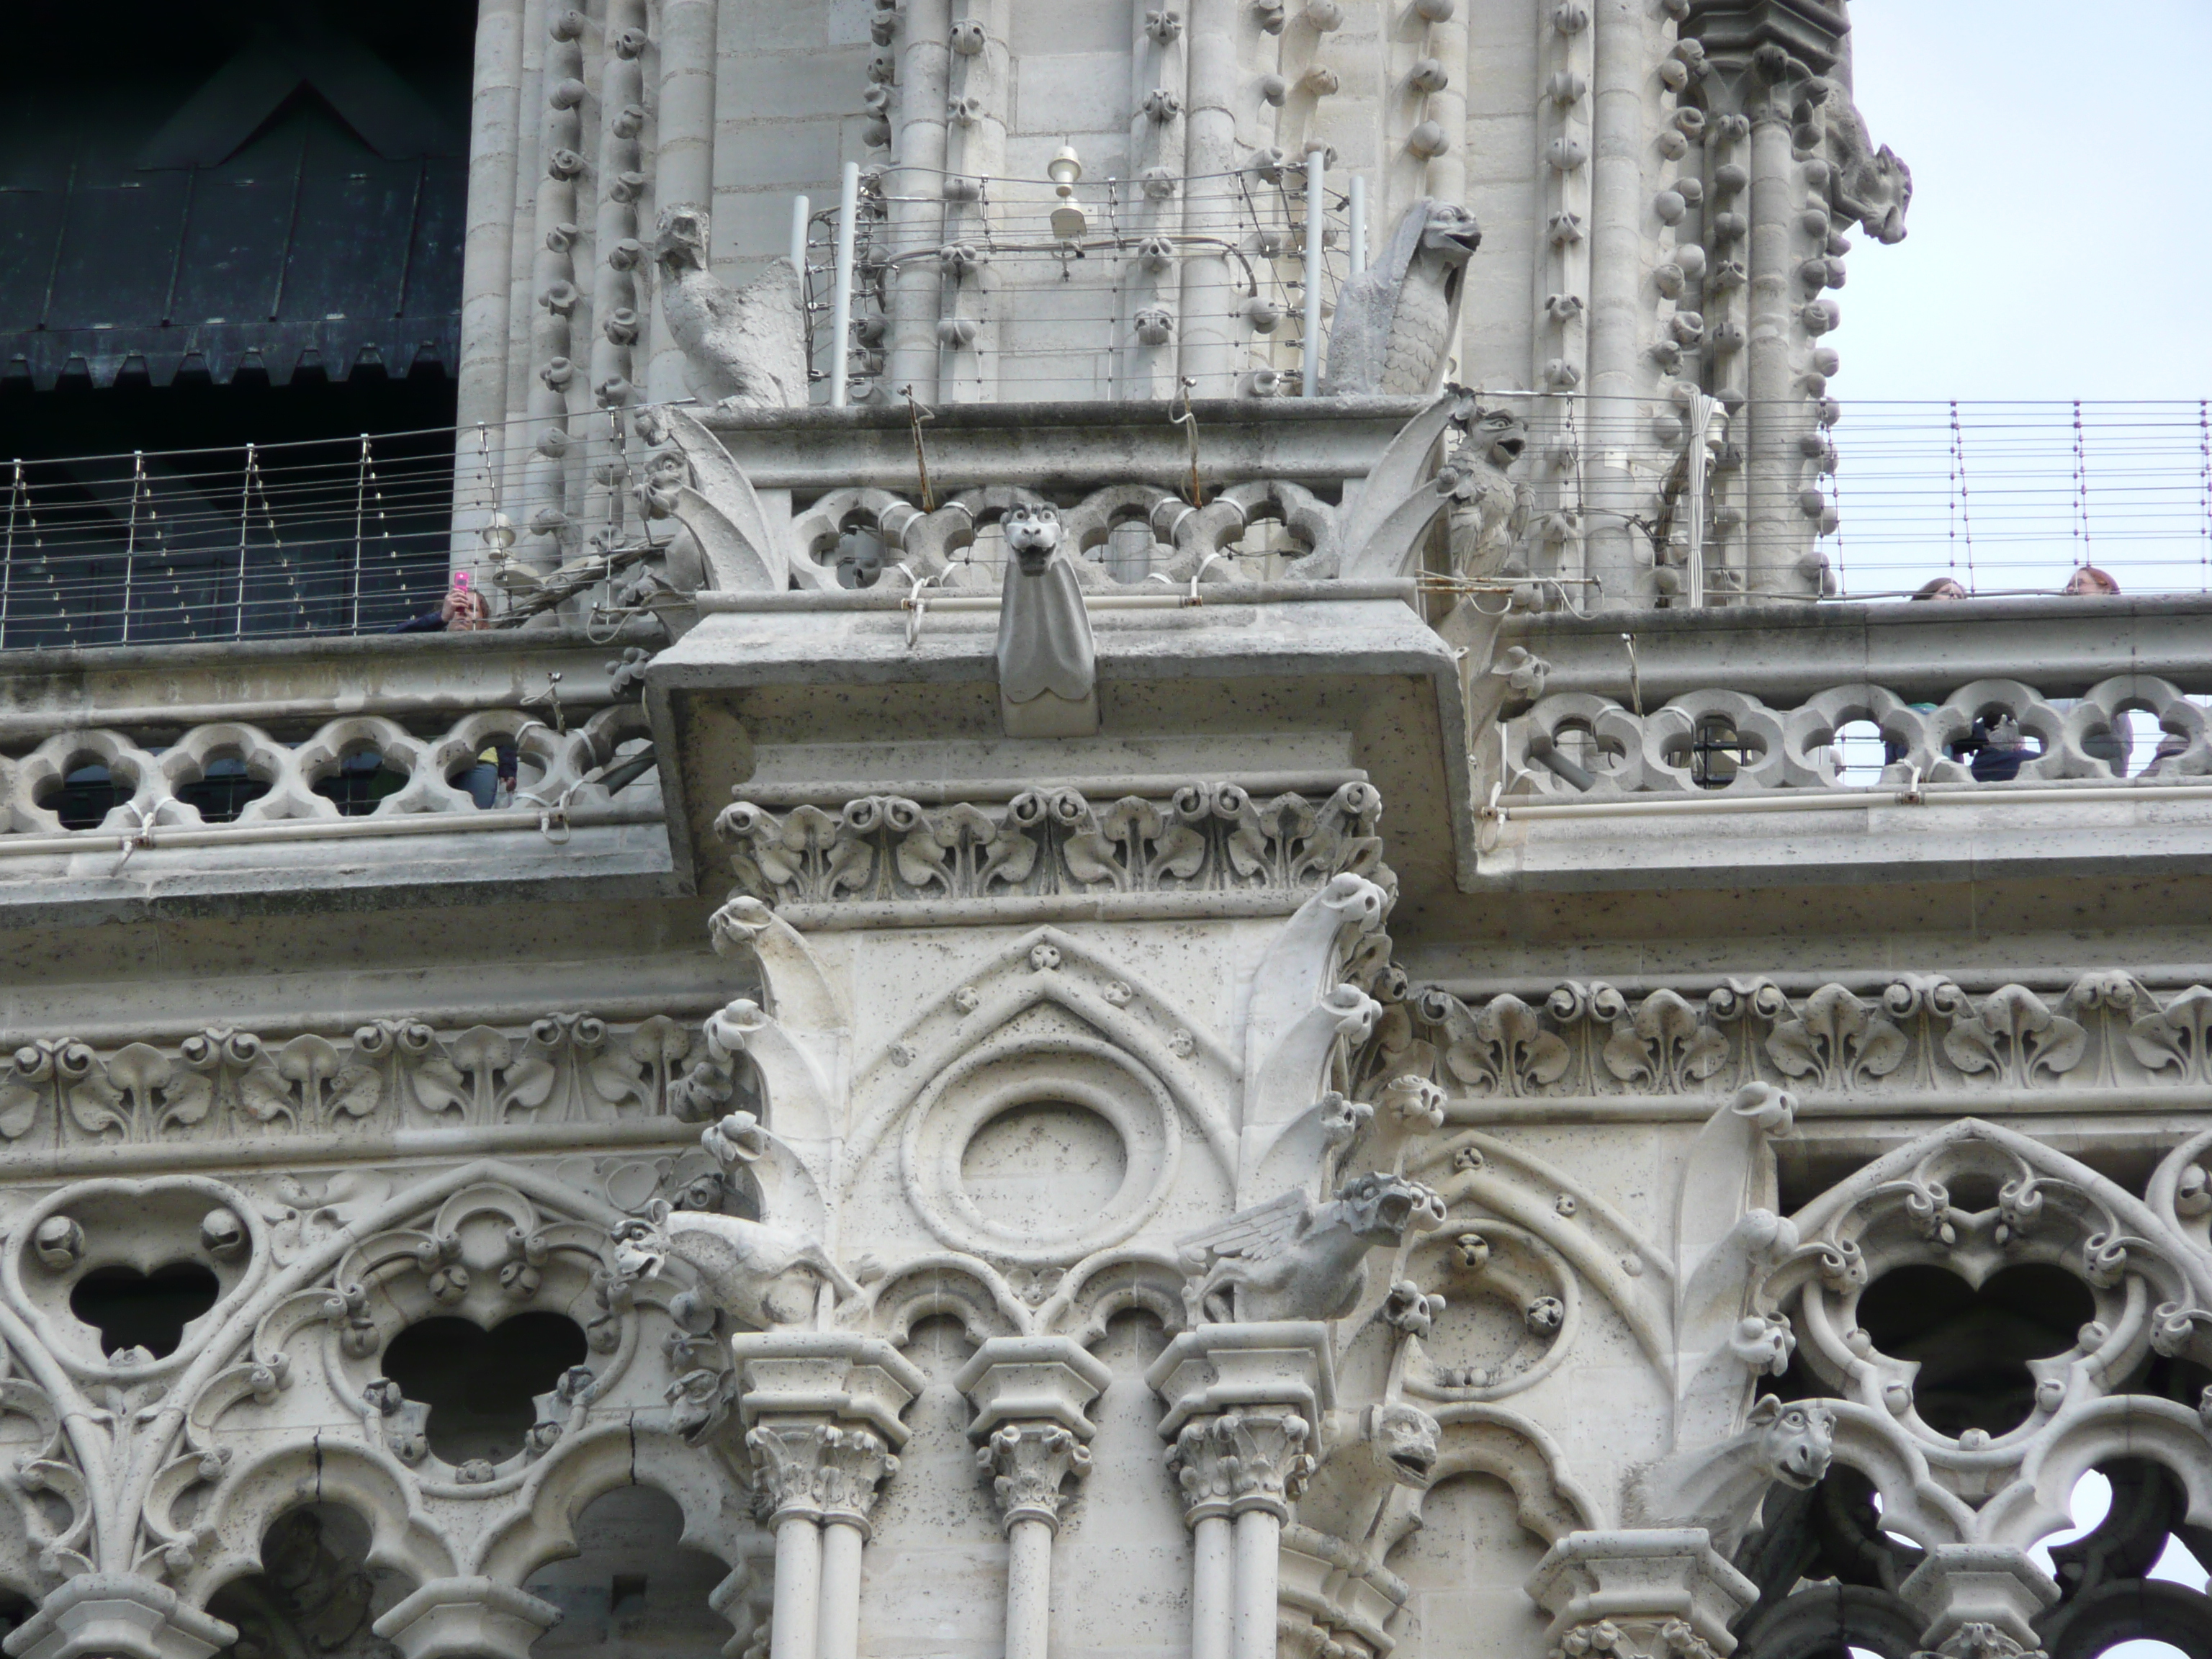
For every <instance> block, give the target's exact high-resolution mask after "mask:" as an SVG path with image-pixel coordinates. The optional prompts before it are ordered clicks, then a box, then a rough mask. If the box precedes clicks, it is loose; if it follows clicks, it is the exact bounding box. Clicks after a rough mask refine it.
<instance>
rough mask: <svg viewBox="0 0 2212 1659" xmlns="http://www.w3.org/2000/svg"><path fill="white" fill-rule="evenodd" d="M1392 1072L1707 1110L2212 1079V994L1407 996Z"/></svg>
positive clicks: (2090, 988)
mask: <svg viewBox="0 0 2212 1659" xmlns="http://www.w3.org/2000/svg"><path fill="white" fill-rule="evenodd" d="M1402 1008H1403V1019H1402V1020H1401V1024H1404V1025H1405V1027H1406V1029H1405V1030H1402V1031H1398V1032H1396V1033H1395V1037H1394V1039H1393V1041H1394V1042H1395V1049H1394V1052H1393V1054H1392V1055H1391V1064H1392V1066H1394V1067H1395V1069H1396V1070H1399V1071H1404V1070H1407V1069H1408V1068H1409V1067H1411V1068H1413V1069H1419V1068H1420V1067H1422V1066H1426V1067H1427V1068H1428V1069H1429V1070H1430V1071H1431V1072H1432V1073H1434V1075H1435V1077H1436V1079H1437V1081H1439V1082H1441V1083H1443V1085H1446V1086H1447V1087H1448V1088H1451V1089H1453V1090H1454V1091H1457V1092H1463V1093H1468V1094H1473V1095H1475V1096H1478V1097H1497V1098H1507V1099H1514V1098H1541V1097H1561V1096H1583V1095H1594V1094H1644V1095H1654V1094H1656V1095H1691V1096H1697V1097H1718V1096H1720V1095H1723V1094H1726V1093H1729V1091H1733V1090H1735V1089H1738V1088H1741V1087H1742V1086H1743V1085H1746V1084H1747V1083H1759V1082H1765V1083H1772V1084H1777V1085H1787V1086H1789V1087H1791V1088H1794V1089H1796V1090H1798V1091H1801V1092H1802V1091H1806V1090H1812V1091H1820V1092H1825V1093H1830V1094H1847V1095H1872V1096H1880V1095H1882V1094H1885V1093H1892V1094H1894V1093H1905V1092H1909V1091H1920V1092H1926V1091H1956V1092H1958V1093H1960V1095H1961V1096H1962V1097H1966V1098H1967V1099H1968V1100H1971V1098H1972V1097H1974V1096H1976V1095H1977V1094H1986V1093H1988V1092H1990V1091H1997V1090H2003V1091H2014V1092H2020V1091H2032V1090H2037V1089H2049V1088H2054V1087H2057V1086H2059V1085H2062V1084H2063V1085H2067V1086H2069V1087H2091V1088H2113V1089H2132V1088H2140V1087H2143V1086H2146V1085H2148V1086H2158V1085H2166V1086H2169V1087H2172V1086H2184V1085H2196V1086H2199V1087H2202V1086H2205V1085H2208V1084H2212V1062H2208V1059H2207V1056H2206V1052H2205V1050H2206V1045H2207V1043H2208V1042H2212V989H2207V988H2206V987H2203V986H2191V987H2185V988H2184V989H2182V990H2179V991H2176V992H2172V993H2169V994H2165V995H2164V996H2163V998H2161V996H2160V994H2158V993H2155V992H2153V991H2152V990H2150V989H2149V988H2148V987H2146V986H2144V985H2143V984H2142V981H2139V980H2137V979H2136V978H2134V977H2133V976H2131V975H2126V974H2121V973H2100V974H2095V975H2087V976H2085V977H2084V978H2083V979H2082V980H2081V981H2079V982H2077V983H2076V984H2075V986H2074V987H2071V988H2070V989H2069V990H2068V991H2067V992H2066V993H2065V994H2064V995H2063V996H2059V997H2050V998H2046V997H2045V996H2043V995H2041V994H2038V993H2036V992H2035V991H2033V990H2030V989H2029V988H2027V987H2025V986H2021V985H2004V986H2000V987H1997V988H1996V989H1995V990H1993V991H1990V992H1989V993H1987V994H1982V995H1972V994H1968V993H1967V992H1966V991H1964V990H1962V989H1960V987H1959V986H1957V985H1956V984H1954V983H1953V982H1952V981H1950V980H1948V979H1947V978H1945V977H1943V976H1942V975H1927V974H1908V975H1899V976H1898V977H1897V978H1896V979H1894V980H1893V981H1890V982H1889V983H1887V985H1877V986H1872V987H1858V988H1857V989H1854V988H1853V987H1849V986H1844V985H1840V984H1828V985H1822V986H1820V987H1816V988H1815V989H1814V990H1813V991H1812V992H1810V993H1809V994H1806V995H1804V996H1802V997H1790V996H1787V995H1785V994H1783V992H1782V991H1781V990H1780V989H1779V988H1778V987H1777V986H1775V985H1774V983H1773V982H1772V981H1769V980H1758V981H1729V982H1728V983H1726V984H1724V985H1723V986H1721V987H1717V988H1716V989H1714V990H1712V991H1711V992H1710V993H1709V994H1706V995H1705V997H1703V998H1702V999H1693V998H1692V997H1690V996H1686V995H1684V994H1681V993H1680V992H1677V991H1674V990H1671V989H1668V988H1665V987H1662V988H1660V989H1657V990H1655V991H1652V992H1650V994H1647V995H1645V996H1644V997H1642V998H1640V999H1631V998H1629V997H1626V996H1624V995H1622V994H1620V992H1619V991H1618V990H1616V989H1614V988H1613V987H1611V986H1609V985H1606V984H1603V983H1601V982H1591V983H1583V982H1569V983H1566V984H1563V985H1561V986H1559V987H1558V988H1557V989H1556V990H1554V991H1553V993H1552V994H1551V995H1550V996H1548V997H1547V998H1545V999H1544V1000H1542V1001H1541V1004H1540V1003H1538V1002H1535V1001H1534V1000H1524V999H1523V998H1522V997H1521V996H1517V995H1515V994H1512V993H1510V992H1506V993H1501V994H1498V995H1497V996H1494V997H1491V998H1489V999H1486V1000H1482V1001H1480V1002H1475V1003H1472V1004H1470V1003H1468V1002H1463V1001H1462V1000H1460V999H1459V998H1457V997H1455V996H1453V995H1451V994H1449V992H1446V991H1443V990H1442V989H1439V988H1437V987H1426V988H1420V989H1416V990H1414V991H1413V992H1412V993H1411V994H1409V995H1408V996H1407V999H1406V1000H1405V1002H1404V1004H1403V1005H1402Z"/></svg>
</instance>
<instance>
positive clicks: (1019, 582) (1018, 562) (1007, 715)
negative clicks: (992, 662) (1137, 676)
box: [998, 501, 1098, 738]
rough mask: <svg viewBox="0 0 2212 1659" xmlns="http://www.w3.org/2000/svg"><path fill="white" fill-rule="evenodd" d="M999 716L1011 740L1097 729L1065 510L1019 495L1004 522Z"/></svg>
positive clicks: (1093, 680) (1092, 662) (1088, 643)
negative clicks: (1064, 537)
mask: <svg viewBox="0 0 2212 1659" xmlns="http://www.w3.org/2000/svg"><path fill="white" fill-rule="evenodd" d="M1002 523H1003V528H1004V530H1005V532H1006V554H1007V557H1006V585H1005V586H1004V588H1003V589H1002V590H1001V592H1000V605H999V648H998V663H999V714H1000V718H1001V720H1004V722H1005V724H1006V735H1007V736H1008V737H1012V738H1082V737H1088V736H1090V735H1091V733H1092V732H1096V731H1097V729H1098V658H1097V647H1096V646H1095V645H1094V644H1093V642H1092V640H1091V615H1090V613H1089V612H1088V611H1085V609H1084V606H1083V584H1082V579H1081V577H1080V576H1079V574H1078V573H1077V571H1076V568H1075V562H1074V561H1073V560H1072V559H1071V558H1069V557H1068V556H1067V550H1066V548H1065V547H1063V546H1062V545H1061V537H1060V513H1059V511H1058V510H1057V509H1056V508H1054V507H1053V506H1052V504H1051V503H1050V502H1048V501H1047V502H1030V501H1017V502H1016V503H1015V504H1014V505H1013V506H1012V507H1009V508H1008V509H1007V511H1006V518H1005V519H1004V520H1003V521H1002Z"/></svg>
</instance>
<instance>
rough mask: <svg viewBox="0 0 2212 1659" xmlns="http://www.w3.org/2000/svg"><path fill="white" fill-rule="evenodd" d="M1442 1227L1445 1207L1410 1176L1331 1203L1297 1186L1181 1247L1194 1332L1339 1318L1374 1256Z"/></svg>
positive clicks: (1364, 1183)
mask: <svg viewBox="0 0 2212 1659" xmlns="http://www.w3.org/2000/svg"><path fill="white" fill-rule="evenodd" d="M1443 1224H1444V1203H1443V1199H1442V1198H1440V1197H1438V1196H1437V1194H1435V1193H1433V1192H1431V1190H1430V1189H1429V1188H1426V1187H1424V1186H1423V1185H1421V1183H1420V1182H1418V1181H1408V1180H1407V1179H1406V1178H1405V1177H1404V1176H1395V1175H1383V1174H1379V1173H1377V1174H1370V1175H1363V1176H1353V1177H1352V1179H1351V1180H1349V1181H1347V1182H1345V1183H1344V1184H1343V1185H1342V1186H1341V1187H1340V1188H1337V1190H1336V1196H1335V1197H1334V1198H1331V1199H1328V1200H1326V1201H1323V1200H1316V1198H1315V1197H1314V1196H1313V1194H1311V1193H1309V1192H1307V1191H1306V1190H1305V1189H1304V1188H1293V1189H1292V1190H1291V1191H1290V1192H1287V1193H1285V1194H1283V1195H1282V1196H1281V1197H1280V1198H1278V1199H1274V1200H1271V1201H1269V1202H1267V1203H1266V1204H1259V1205H1255V1206H1253V1207H1252V1208H1250V1209H1249V1210H1244V1211H1241V1212H1238V1213H1237V1214H1236V1215H1233V1216H1231V1217H1230V1218H1229V1219H1228V1220H1226V1221H1225V1222H1223V1223H1222V1224H1221V1225H1218V1226H1217V1227H1210V1228H1208V1229H1206V1231H1204V1232H1199V1233H1193V1234H1191V1235H1190V1236H1189V1237H1187V1238H1182V1239H1178V1240H1177V1241H1176V1253H1177V1255H1180V1256H1181V1257H1182V1263H1183V1266H1184V1268H1185V1269H1186V1270H1187V1271H1188V1273H1190V1274H1191V1282H1190V1284H1189V1285H1187V1286H1186V1287H1185V1288H1184V1291H1183V1300H1184V1302H1185V1304H1188V1308H1189V1310H1190V1316H1191V1321H1192V1322H1193V1323H1194V1324H1198V1323H1203V1322H1208V1321H1212V1322H1227V1321H1231V1320H1276V1319H1293V1320H1307V1319H1340V1318H1342V1317H1343V1316H1345V1315H1346V1314H1347V1313H1349V1312H1350V1311H1351V1310H1352V1307H1353V1306H1354V1304H1357V1303H1358V1300H1359V1298H1360V1296H1361V1294H1362V1293H1363V1292H1364V1291H1365V1289H1366V1287H1367V1256H1368V1253H1369V1252H1370V1250H1374V1249H1378V1248H1381V1247H1383V1246H1389V1247H1391V1248H1394V1249H1395V1247H1396V1246H1397V1245H1398V1244H1399V1243H1401V1242H1402V1241H1403V1240H1404V1238H1405V1237H1406V1235H1407V1233H1408V1232H1416V1233H1427V1232H1434V1231H1436V1230H1437V1228H1439V1227H1441V1226H1443Z"/></svg>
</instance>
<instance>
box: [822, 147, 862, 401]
mask: <svg viewBox="0 0 2212 1659" xmlns="http://www.w3.org/2000/svg"><path fill="white" fill-rule="evenodd" d="M859 217H860V163H859V162H858V161H848V162H846V163H845V173H844V177H843V178H842V179H840V180H839V181H838V185H837V270H836V276H835V277H834V278H833V279H832V280H833V282H834V283H835V289H834V291H833V292H832V293H831V295H830V296H829V407H830V408H832V409H842V408H844V406H845V378H846V375H847V374H848V372H849V371H850V369H851V367H852V360H853V352H852V342H851V341H850V340H849V339H848V338H847V335H848V334H849V333H850V332H851V331H852V326H853V227H854V221H855V220H856V219H858V218H859Z"/></svg>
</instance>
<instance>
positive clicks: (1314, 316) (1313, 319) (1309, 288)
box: [1269, 149, 1328, 1641]
mask: <svg viewBox="0 0 2212 1659" xmlns="http://www.w3.org/2000/svg"><path fill="white" fill-rule="evenodd" d="M1327 158H1328V152H1327V151H1325V150H1321V149H1310V150H1308V151H1307V152H1306V337H1305V339H1304V342H1303V343H1302V344H1301V346H1300V349H1299V356H1300V359H1301V361H1300V362H1299V365H1298V389H1299V392H1300V393H1301V394H1302V395H1303V396H1304V397H1308V398H1311V397H1316V396H1317V395H1319V393H1320V392H1321V253H1322V241H1323V240H1325V239H1326V234H1327V230H1328V225H1327V216H1326V215H1324V214H1323V212H1322V178H1323V176H1324V168H1325V164H1326V161H1327ZM1269 1639H1270V1640H1271V1641H1272V1640H1273V1638H1272V1637H1271V1638H1269Z"/></svg>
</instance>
